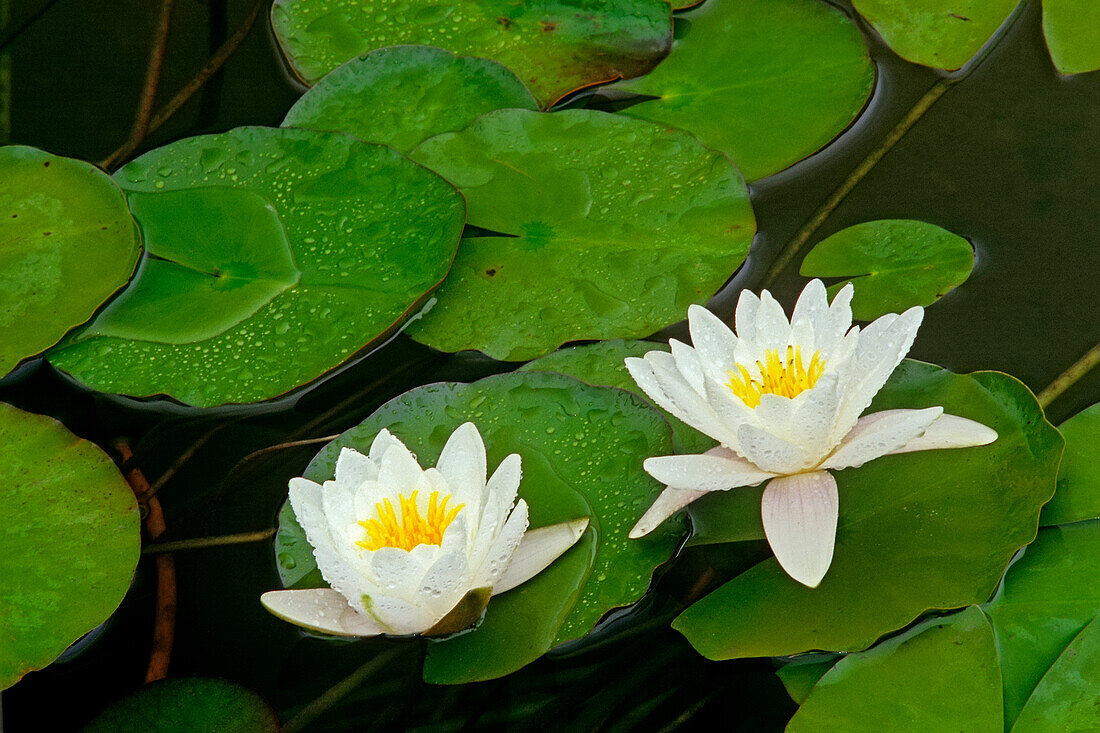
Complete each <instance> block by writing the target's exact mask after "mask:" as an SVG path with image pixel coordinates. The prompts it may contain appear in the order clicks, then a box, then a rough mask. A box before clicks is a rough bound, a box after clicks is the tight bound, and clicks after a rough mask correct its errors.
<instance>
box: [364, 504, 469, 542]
mask: <svg viewBox="0 0 1100 733" xmlns="http://www.w3.org/2000/svg"><path fill="white" fill-rule="evenodd" d="M416 494H417V492H415V491H414V492H412V494H410V495H409V496H408V497H406V496H405V495H404V494H398V496H397V503H398V504H399V505H400V507H401V516H400V517H399V516H398V515H397V512H395V511H394V508H393V503H392V502H390V500H389V499H385V500H383V501H380V502H378V503H377V504H375V505H374V511H375V514H376V515H377V516H376V517H375V518H374V519H368V520H365V521H362V522H359V525H360V526H361V527H363V529H365V530H366V531H367V537H366V539H363V540H360V541H358V542H356V543H355V544H356V545H358V546H359V547H362V548H363V549H365V550H372V551H373V550H378V549H381V548H383V547H396V548H398V549H401V550H405V551H409V550H411V549H413V548H414V547H416V546H417V545H439V544H442V543H443V533H444V532H446V531H447V527H448V526H450V524H451V522H453V521H454V518H455V517H457V516H458V512H459V510H460V509H462V507H463V506H465V504H459V505H457V506H454V507H451V508H450V509H447V502H449V501H450V500H451V496H450V494H447V495H445V496H444V497H443V499H442V500H440V498H439V492H438V491H433V492H432V493H431V496H429V497H428V512H427V514H425V515H424V516H421V515H420V507H418V506H417V504H416Z"/></svg>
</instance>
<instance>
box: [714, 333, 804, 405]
mask: <svg viewBox="0 0 1100 733" xmlns="http://www.w3.org/2000/svg"><path fill="white" fill-rule="evenodd" d="M756 367H757V369H759V370H760V377H759V378H756V379H754V378H753V376H752V374H750V373H749V370H748V369H746V368H745V367H744V366H743V365H741V364H738V365H737V369H738V372H739V373H738V372H734V371H732V370H730V371H728V372H727V374H729V377H730V381H729V382H727V385H726V386H728V387H729V388H730V390H731V391H732V392H733V393H734V394H735V395H737V396H738V397H739V398H740V399H741V401H742V402H744V403H745V404H746V405H748V406H749V407H752V408H755V407H756V406H757V405H759V404H760V396H761V395H766V394H777V395H780V396H782V397H797V396H798V395H799V394H801V393H802V392H805V391H806V390H808V389H810V388H811V387H813V386H814V385H815V384H816V383H817V380H818V379H819V378H820V377H821V375H822V374H824V373H825V360H824V359H822V358H821V352H820V351H815V352H814V355H813V357H811V358H810V363H809V365H806V364H804V363H803V361H802V347H801V346H788V347H787V358H786V360H785V361H783V360H781V359H780V358H779V352H778V351H777V350H775V349H768V350H767V351H765V352H764V360H763V361H757V362H756Z"/></svg>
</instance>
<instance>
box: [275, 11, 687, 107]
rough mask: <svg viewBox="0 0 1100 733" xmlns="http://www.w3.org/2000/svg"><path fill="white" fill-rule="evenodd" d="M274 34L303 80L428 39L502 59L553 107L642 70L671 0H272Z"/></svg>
mask: <svg viewBox="0 0 1100 733" xmlns="http://www.w3.org/2000/svg"><path fill="white" fill-rule="evenodd" d="M271 25H272V27H273V28H274V29H275V37H276V38H277V39H278V41H279V45H280V46H281V47H282V49H283V53H285V54H286V57H287V59H288V60H289V61H290V65H291V67H293V69H294V71H295V72H296V73H297V74H298V76H300V77H301V78H302V79H304V80H305V81H306V83H308V84H312V83H315V82H316V81H317V80H319V79H320V78H321V77H323V76H324V75H325V74H327V73H328V72H330V71H332V70H333V69H335V68H336V67H337V66H339V65H340V64H342V63H344V62H345V61H348V60H349V59H352V58H355V57H356V56H358V55H360V54H362V53H365V52H367V51H371V50H373V49H376V48H382V47H383V46H395V45H401V44H424V45H426V46H439V47H440V48H445V49H447V50H448V51H453V52H455V53H458V54H466V55H470V56H482V57H484V58H489V59H493V60H494V61H499V62H500V63H502V64H504V65H505V66H507V67H508V68H510V69H512V70H513V71H515V72H516V74H517V75H518V76H519V78H521V79H523V81H524V82H525V83H526V84H527V86H528V88H529V89H531V91H532V92H534V93H535V96H536V97H538V99H539V100H540V101H541V102H542V104H543V106H544V107H549V106H550V105H552V104H553V103H554V102H556V101H557V100H559V99H561V98H562V97H563V96H565V95H566V94H568V93H569V92H572V91H574V90H576V89H580V88H582V87H586V86H590V85H592V84H598V83H600V82H607V81H614V80H615V79H619V78H627V79H629V78H630V77H634V76H638V75H640V74H644V73H646V72H647V71H649V70H650V69H651V68H653V66H654V64H656V63H657V62H658V61H660V60H661V59H662V58H664V56H665V55H666V54H667V53H668V49H669V46H670V45H671V43H672V13H671V9H670V7H669V3H668V0H525V2H518V3H517V2H515V0H479V2H476V3H471V2H465V3H460V2H451V3H447V2H444V3H439V2H436V1H435V0H371V1H370V2H369V3H348V2H344V0H276V2H275V3H274V4H273V5H272V7H271Z"/></svg>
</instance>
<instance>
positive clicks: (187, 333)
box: [49, 127, 464, 407]
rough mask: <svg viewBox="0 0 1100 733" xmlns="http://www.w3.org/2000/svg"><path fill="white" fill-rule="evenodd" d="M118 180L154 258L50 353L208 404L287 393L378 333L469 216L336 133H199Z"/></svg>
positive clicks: (411, 172)
mask: <svg viewBox="0 0 1100 733" xmlns="http://www.w3.org/2000/svg"><path fill="white" fill-rule="evenodd" d="M116 177H117V179H118V180H119V182H120V183H121V184H122V185H123V187H124V188H126V189H127V190H128V191H129V198H130V205H131V207H132V209H133V211H134V213H135V216H136V217H137V219H138V221H139V223H140V224H141V226H142V229H143V232H144V234H145V241H146V257H145V259H144V261H143V263H142V266H141V269H140V270H139V272H138V275H137V277H136V278H135V280H134V282H133V283H132V284H131V286H130V287H129V288H127V290H126V291H125V292H124V293H123V294H122V295H121V296H120V297H119V298H117V299H115V300H114V301H113V302H112V303H111V304H110V306H109V307H108V308H106V309H104V310H103V311H102V312H101V313H100V315H99V316H98V317H97V318H96V319H95V320H94V321H92V322H91V323H90V324H89V325H88V326H87V327H85V328H84V329H82V330H80V331H78V332H76V333H75V334H72V335H70V336H69V337H68V338H66V339H65V340H64V341H63V342H62V343H61V344H59V345H58V346H57V347H56V348H55V349H54V350H53V351H51V352H50V356H49V359H50V362H51V363H52V364H54V365H55V366H57V367H59V368H60V369H63V370H65V371H67V372H69V373H70V374H72V375H73V376H74V377H76V378H77V379H78V380H80V381H81V382H83V383H84V384H86V385H88V386H89V387H91V388H93V389H97V390H99V391H101V392H118V393H122V394H128V395H135V396H146V395H155V394H160V393H163V394H167V395H171V396H172V397H175V398H177V399H179V400H181V401H183V402H186V403H189V404H192V405H196V406H200V407H210V406H213V405H219V404H224V403H229V402H255V401H259V400H265V399H269V398H271V397H275V396H278V395H281V394H284V393H285V392H288V391H289V390H292V389H294V388H295V387H298V386H300V385H302V384H305V383H307V382H309V381H311V380H313V379H316V378H317V377H319V376H321V375H322V374H324V373H325V372H327V371H329V370H330V369H333V368H335V367H336V366H338V365H339V364H340V363H341V362H343V361H344V360H345V359H347V358H348V357H349V356H351V355H352V354H354V353H356V352H357V351H359V350H361V349H363V348H366V347H368V346H370V345H372V344H375V343H378V342H379V341H380V340H381V339H382V338H384V337H385V336H387V335H388V334H389V333H391V332H392V331H393V329H394V328H395V327H396V326H397V325H398V324H400V323H401V322H402V321H403V320H404V319H405V318H406V317H407V316H408V315H409V314H410V313H412V312H413V311H415V310H416V309H417V308H418V307H419V306H420V304H421V303H422V302H423V301H424V300H425V299H426V298H427V296H428V294H429V293H430V292H431V291H432V290H433V289H434V288H435V286H436V285H437V284H438V283H439V282H440V281H441V280H442V279H443V277H444V275H446V273H447V270H448V268H449V266H450V263H451V259H452V258H453V257H454V253H455V249H456V247H457V245H458V240H459V237H460V236H461V231H462V226H463V217H464V206H463V202H462V198H461V196H460V195H459V194H458V193H457V192H456V191H455V190H454V188H453V187H452V186H450V184H448V183H446V182H445V181H443V180H442V179H440V178H439V177H438V176H437V175H435V174H434V173H432V172H431V171H428V170H425V169H424V168H422V167H421V166H419V165H416V164H415V163H413V162H412V161H410V160H408V159H407V158H405V157H403V156H402V155H401V154H400V153H397V152H396V151H394V150H392V149H390V148H387V147H384V146H381V145H372V144H367V143H362V142H359V141H357V140H355V139H354V138H352V137H350V136H348V135H341V134H336V133H328V132H311V131H308V130H291V129H281V130H273V129H269V128H259V127H251V128H247V127H246V128H239V129H237V130H233V131H230V132H227V133H222V134H219V135H206V136H202V137H194V138H188V139H185V140H181V141H179V142H176V143H173V144H171V145H168V146H166V147H163V148H158V149H156V150H153V151H151V152H149V153H146V154H145V155H143V156H142V157H140V158H138V159H137V160H136V161H134V162H132V163H130V164H129V165H127V166H126V167H125V168H123V169H122V170H121V171H120V172H119V173H118V174H117V176H116Z"/></svg>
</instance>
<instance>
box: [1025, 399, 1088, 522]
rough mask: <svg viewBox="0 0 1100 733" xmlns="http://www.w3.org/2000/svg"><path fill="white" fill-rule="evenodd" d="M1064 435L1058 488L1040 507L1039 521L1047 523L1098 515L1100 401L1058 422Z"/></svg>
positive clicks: (1074, 520) (1059, 428)
mask: <svg viewBox="0 0 1100 733" xmlns="http://www.w3.org/2000/svg"><path fill="white" fill-rule="evenodd" d="M1058 430H1059V431H1060V432H1061V433H1062V437H1064V438H1065V439H1066V450H1065V452H1064V453H1063V454H1062V464H1061V465H1060V466H1059V467H1058V490H1057V491H1055V492H1054V498H1053V499H1051V500H1050V503H1049V504H1047V505H1046V506H1045V507H1043V513H1042V515H1040V517H1039V524H1040V526H1043V527H1048V526H1050V525H1054V524H1068V523H1069V522H1079V521H1081V520H1083V519H1095V518H1097V517H1100V403H1097V404H1095V405H1093V406H1092V407H1089V408H1086V409H1084V410H1082V411H1081V412H1079V413H1077V414H1076V415H1074V416H1073V417H1071V418H1070V419H1069V420H1066V421H1065V422H1064V423H1062V424H1061V425H1059V426H1058Z"/></svg>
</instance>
